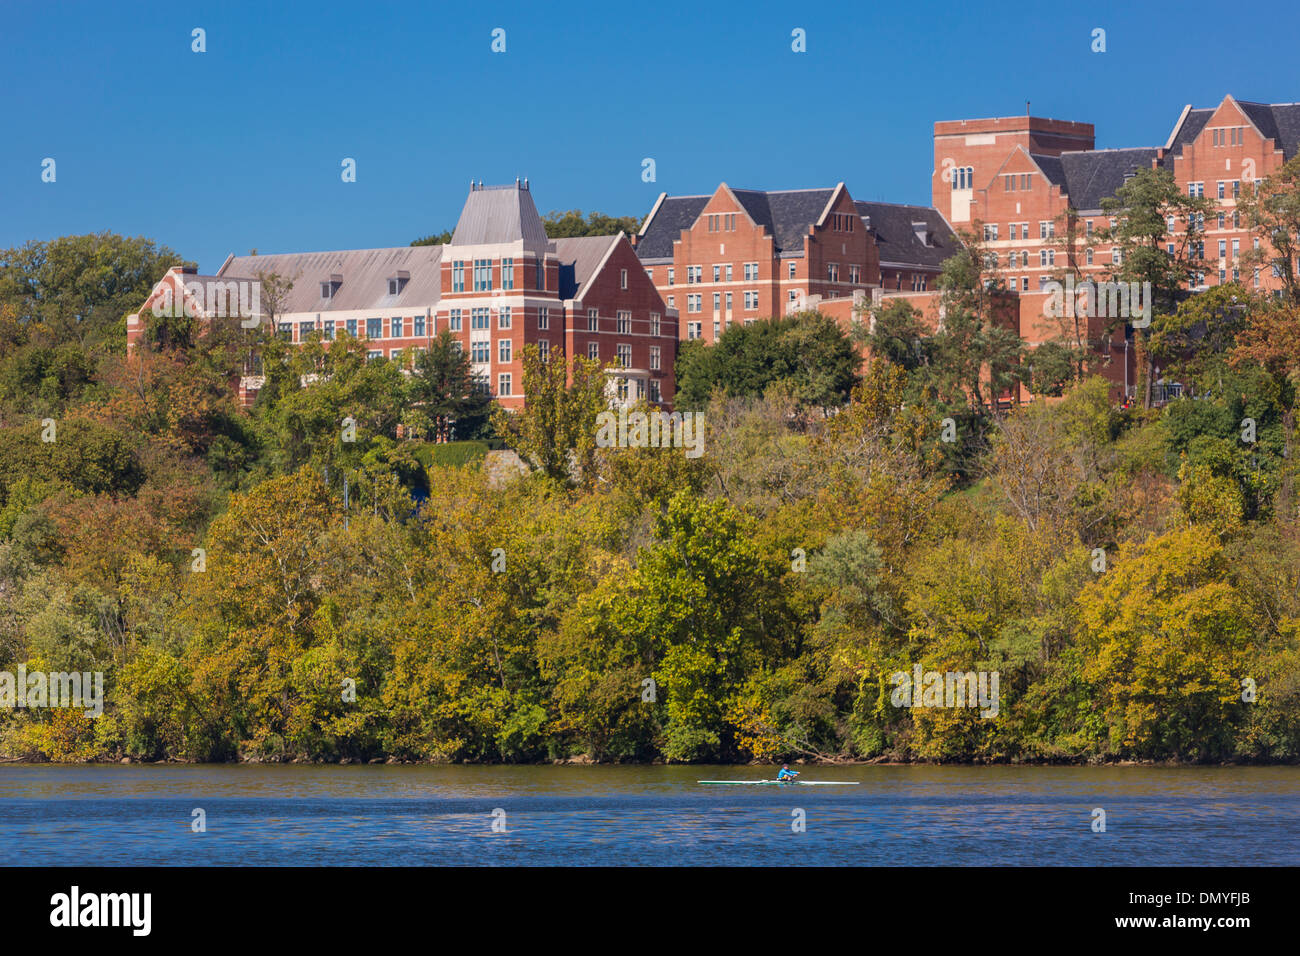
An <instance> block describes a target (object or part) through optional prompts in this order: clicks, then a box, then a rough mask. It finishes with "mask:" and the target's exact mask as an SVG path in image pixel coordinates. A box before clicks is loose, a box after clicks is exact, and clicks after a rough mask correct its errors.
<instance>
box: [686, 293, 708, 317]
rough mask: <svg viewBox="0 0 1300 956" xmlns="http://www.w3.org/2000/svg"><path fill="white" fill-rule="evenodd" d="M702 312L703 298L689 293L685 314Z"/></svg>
mask: <svg viewBox="0 0 1300 956" xmlns="http://www.w3.org/2000/svg"><path fill="white" fill-rule="evenodd" d="M703 310H704V296H702V295H700V294H698V293H691V294H690V295H688V296H687V297H686V311H687V312H702V311H703Z"/></svg>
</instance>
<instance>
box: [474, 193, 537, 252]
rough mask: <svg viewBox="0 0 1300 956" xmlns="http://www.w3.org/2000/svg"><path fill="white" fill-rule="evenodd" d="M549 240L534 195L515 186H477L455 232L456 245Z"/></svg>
mask: <svg viewBox="0 0 1300 956" xmlns="http://www.w3.org/2000/svg"><path fill="white" fill-rule="evenodd" d="M520 239H524V240H527V241H529V242H540V243H542V244H543V245H545V243H546V227H545V226H544V225H542V217H541V216H539V215H537V207H536V206H535V205H533V194H532V193H530V192H529V191H528V190H527V189H526V188H520V187H519V186H518V185H513V186H476V187H474V188H473V189H471V190H470V193H469V198H468V199H466V200H465V206H464V208H463V209H461V211H460V220H459V221H458V222H457V223H456V231H455V232H454V233H453V234H452V237H451V244H452V245H453V246H477V245H494V244H496V243H504V242H518V241H519V240H520Z"/></svg>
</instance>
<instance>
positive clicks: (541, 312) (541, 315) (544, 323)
mask: <svg viewBox="0 0 1300 956" xmlns="http://www.w3.org/2000/svg"><path fill="white" fill-rule="evenodd" d="M537 327H538V328H539V329H549V328H550V327H551V310H550V309H549V308H547V307H546V306H542V307H541V308H540V309H538V310H537Z"/></svg>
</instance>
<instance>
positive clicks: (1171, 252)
mask: <svg viewBox="0 0 1300 956" xmlns="http://www.w3.org/2000/svg"><path fill="white" fill-rule="evenodd" d="M1165 252H1166V253H1168V254H1169V255H1170V256H1172V255H1174V244H1173V243H1172V242H1171V243H1169V245H1168V246H1166V247H1165Z"/></svg>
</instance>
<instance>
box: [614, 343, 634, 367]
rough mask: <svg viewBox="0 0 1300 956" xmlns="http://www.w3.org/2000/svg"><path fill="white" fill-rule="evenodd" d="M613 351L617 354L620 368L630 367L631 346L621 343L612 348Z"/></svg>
mask: <svg viewBox="0 0 1300 956" xmlns="http://www.w3.org/2000/svg"><path fill="white" fill-rule="evenodd" d="M614 352H615V354H616V355H617V356H618V364H619V365H620V366H621V367H622V368H631V367H632V346H630V345H627V344H622V345H619V346H617V347H616V348H615V349H614Z"/></svg>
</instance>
